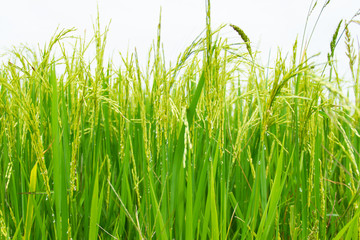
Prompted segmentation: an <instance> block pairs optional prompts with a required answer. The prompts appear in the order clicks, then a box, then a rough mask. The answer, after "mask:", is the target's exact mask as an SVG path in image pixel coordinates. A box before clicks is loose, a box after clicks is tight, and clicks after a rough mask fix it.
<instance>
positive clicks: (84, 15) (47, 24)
mask: <svg viewBox="0 0 360 240" xmlns="http://www.w3.org/2000/svg"><path fill="white" fill-rule="evenodd" d="M324 1H325V0H323V1H321V0H319V2H318V6H317V8H316V11H315V12H314V14H313V15H312V17H311V18H310V23H309V27H308V28H309V29H308V33H310V30H311V29H312V27H313V25H314V23H315V20H316V17H317V16H318V12H319V10H320V9H321V7H322V5H323V4H324ZM310 2H311V0H252V1H250V0H243V1H241V0H237V1H236V0H212V1H211V15H212V28H213V29H215V28H217V27H218V26H219V25H221V24H226V23H232V24H235V25H237V26H239V27H240V28H242V29H243V30H244V32H245V33H246V34H247V35H248V36H249V38H250V40H251V41H252V46H253V48H254V47H255V48H256V49H257V50H259V51H261V52H262V55H261V56H262V60H263V62H265V63H266V62H267V57H268V55H269V51H270V50H271V54H272V55H273V56H275V55H276V52H277V47H280V48H281V49H282V51H283V55H285V54H286V53H287V52H291V50H292V45H293V43H294V41H295V38H296V36H297V35H299V38H300V39H299V40H301V37H302V33H303V29H304V24H305V19H306V16H307V12H308V8H309V6H310ZM97 4H98V5H99V9H100V19H101V24H102V26H103V27H104V26H105V25H107V24H108V23H109V21H110V19H111V24H110V32H109V34H108V40H107V55H108V57H110V56H113V57H114V58H116V57H117V56H118V54H117V52H119V51H121V52H122V53H123V54H125V53H126V52H127V51H128V50H129V52H133V51H134V48H135V47H136V48H137V51H138V53H139V56H140V58H144V57H146V56H147V51H148V50H149V48H150V46H151V44H152V42H153V41H154V39H155V38H156V32H157V23H158V19H159V12H160V6H162V42H163V44H164V48H165V54H166V56H167V59H168V60H171V61H172V62H174V61H175V59H176V56H177V55H178V54H179V53H180V52H182V51H183V50H184V49H185V48H186V47H187V46H188V45H189V44H190V43H191V42H192V41H193V40H194V38H195V37H196V36H197V35H198V34H199V33H200V32H201V31H202V30H203V29H204V28H205V0H151V1H149V0H102V1H100V0H98V1H96V0H62V1H53V0H8V1H2V3H1V9H0V11H1V13H0V33H1V37H0V55H1V54H3V53H4V52H5V51H6V50H7V49H10V48H11V47H12V46H19V45H20V44H21V43H25V44H27V45H29V46H31V47H34V48H35V47H37V44H38V43H40V46H41V47H42V46H43V44H44V43H45V42H48V41H49V39H50V38H51V36H53V34H54V32H55V30H56V28H57V27H58V26H59V27H60V28H71V27H75V28H77V29H78V31H77V32H76V34H77V35H83V33H84V30H85V29H86V35H87V39H88V40H89V39H90V37H91V36H92V34H93V27H92V24H93V22H95V18H96V11H97ZM359 8H360V1H359V0H332V1H331V2H330V4H329V5H328V6H327V7H326V8H325V10H324V12H323V15H322V17H321V19H320V22H319V24H318V26H317V29H316V31H315V33H314V35H313V38H312V42H311V44H310V53H317V52H322V53H323V55H322V56H321V57H320V59H319V60H318V61H317V62H323V61H325V60H326V54H327V52H328V51H329V44H330V41H331V38H332V35H333V33H334V31H335V29H336V26H337V24H338V22H339V21H340V20H341V19H350V18H351V17H352V16H353V15H354V14H355V13H356V11H357V10H358V9H359ZM359 18H360V17H359V16H358V19H359ZM351 30H352V35H353V36H354V37H357V36H359V33H360V25H355V24H353V25H352V27H351ZM221 34H222V35H223V36H226V37H228V38H229V39H230V40H231V41H234V42H242V41H241V39H240V38H239V36H238V35H237V34H236V33H235V32H234V31H233V30H232V29H231V28H230V27H228V26H227V27H226V28H225V29H224V30H223V31H222V32H221ZM342 43H343V41H342V42H341V45H340V46H339V48H338V49H337V52H336V55H337V57H338V59H339V60H341V61H345V63H343V64H342V65H344V66H346V64H347V60H346V58H344V54H343V53H344V48H343V44H342ZM355 44H356V45H357V43H356V42H355Z"/></svg>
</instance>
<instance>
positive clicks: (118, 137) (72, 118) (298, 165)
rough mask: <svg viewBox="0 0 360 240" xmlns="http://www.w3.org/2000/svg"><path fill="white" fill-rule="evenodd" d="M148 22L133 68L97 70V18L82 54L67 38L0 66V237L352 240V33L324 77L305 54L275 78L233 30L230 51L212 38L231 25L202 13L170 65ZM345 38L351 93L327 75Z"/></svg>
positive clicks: (359, 67)
mask: <svg viewBox="0 0 360 240" xmlns="http://www.w3.org/2000/svg"><path fill="white" fill-rule="evenodd" d="M324 7H326V5H324ZM309 14H311V12H310V13H309ZM159 22H160V23H161V19H160V21H159ZM160 23H159V26H158V37H157V39H156V43H155V44H154V46H153V48H152V51H151V52H150V53H149V61H148V65H147V66H145V67H146V68H145V70H143V68H142V67H141V66H140V64H139V61H138V58H137V54H136V52H135V53H134V54H131V55H126V56H124V55H123V56H122V60H123V61H122V63H121V64H120V66H113V65H112V64H110V63H109V64H106V63H105V59H104V58H105V56H104V48H105V43H106V34H107V31H108V29H105V31H104V32H101V29H100V23H99V19H98V20H97V24H96V25H95V34H94V38H93V40H92V41H91V42H90V43H88V42H85V41H84V40H83V39H81V38H74V37H73V35H72V34H73V32H72V30H63V31H60V32H58V33H57V34H56V35H55V36H54V37H53V38H52V39H51V40H50V43H49V44H48V46H45V47H44V48H43V49H41V50H40V51H38V52H37V51H33V50H30V49H27V48H24V49H17V50H14V51H13V52H11V53H10V54H9V55H8V56H9V62H8V63H5V64H3V65H2V66H1V68H0V164H1V167H0V172H1V175H0V176H2V177H1V178H0V186H1V187H0V203H1V204H0V229H1V238H2V239H10V238H11V239H18V238H24V239H55V238H56V239H69V238H72V239H97V238H100V239H279V238H281V239H307V238H309V239H318V238H319V239H333V238H335V239H358V238H359V231H360V221H359V215H360V210H359V204H360V199H359V196H360V183H359V164H360V155H359V149H360V135H359V130H360V125H359V116H360V112H359V109H360V83H359V75H360V58H359V56H360V53H359V50H358V49H355V48H354V44H353V38H352V36H351V33H350V31H349V29H348V25H347V24H348V23H345V22H341V23H340V24H339V27H338V29H337V30H336V33H335V34H334V37H333V41H331V48H330V53H329V55H328V62H327V63H326V66H324V64H318V63H316V61H318V62H321V60H320V59H318V58H316V57H308V56H307V54H306V48H307V45H308V42H304V40H303V42H302V43H301V49H300V50H297V45H298V44H297V42H295V44H294V48H293V52H292V53H291V54H290V55H289V57H287V58H283V57H282V54H281V53H280V52H279V53H278V58H277V60H276V61H275V62H274V63H273V64H271V65H270V66H272V67H263V66H260V65H259V64H258V61H257V56H256V52H255V51H254V49H251V46H250V42H249V41H250V40H249V38H248V37H247V36H246V34H245V33H244V31H243V30H241V29H240V28H239V27H237V26H235V25H231V26H232V27H233V28H234V29H235V30H236V31H237V32H238V33H239V34H240V35H241V36H239V43H237V44H231V43H229V42H228V40H227V39H226V38H223V37H221V30H222V29H223V28H224V27H226V28H228V29H231V28H230V27H229V26H221V27H220V28H219V29H217V30H215V31H213V30H212V29H211V25H210V4H209V3H208V6H207V17H206V31H205V33H204V34H203V35H202V34H201V35H200V36H199V37H198V38H196V39H195V40H194V42H193V43H192V44H191V45H190V46H189V47H188V48H187V49H186V50H185V51H184V52H183V53H181V54H180V55H179V58H178V60H177V62H176V63H175V64H173V65H169V64H167V63H166V62H165V60H164V57H163V54H162V49H161V39H160V36H161V34H160V32H161V24H160ZM354 23H356V22H352V23H351V24H354ZM341 32H343V33H345V39H344V40H345V43H346V46H347V50H346V51H347V52H346V54H347V55H348V57H349V62H350V64H349V65H350V68H349V72H350V73H351V74H350V76H351V79H350V80H346V79H341V78H339V75H338V74H337V69H336V65H335V64H333V61H334V56H335V55H334V51H335V49H336V44H337V42H338V41H339V40H342V35H343V34H341ZM70 37H71V38H70ZM69 41H70V42H71V41H74V42H73V43H74V44H73V46H74V48H73V49H70V48H68V47H65V45H64V42H69ZM244 41H245V42H244ZM90 44H95V46H96V55H95V57H94V59H93V61H86V60H85V57H84V56H85V53H86V50H87V49H88V48H89V46H90ZM56 49H57V51H58V53H59V52H60V55H61V56H60V57H59V56H58V55H57V54H55V50H56ZM94 63H95V64H94ZM60 66H61V69H63V70H61V71H59V69H60ZM324 73H325V74H324ZM349 81H350V84H351V86H352V87H351V88H350V90H349V91H353V95H354V98H353V99H350V100H349V99H348V98H347V97H346V96H348V94H349V92H346V89H342V87H344V84H349Z"/></svg>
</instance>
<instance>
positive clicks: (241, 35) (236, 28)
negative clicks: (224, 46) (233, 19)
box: [230, 24, 252, 56]
mask: <svg viewBox="0 0 360 240" xmlns="http://www.w3.org/2000/svg"><path fill="white" fill-rule="evenodd" d="M230 27H232V28H233V29H234V30H235V31H236V32H237V33H238V34H239V35H240V37H241V39H242V40H243V41H244V42H245V44H246V48H247V50H248V52H249V54H250V56H252V51H251V46H250V39H249V37H248V36H247V35H246V34H245V32H244V31H243V30H242V29H241V28H239V27H238V26H235V25H233V24H230Z"/></svg>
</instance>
